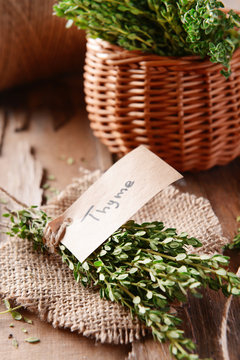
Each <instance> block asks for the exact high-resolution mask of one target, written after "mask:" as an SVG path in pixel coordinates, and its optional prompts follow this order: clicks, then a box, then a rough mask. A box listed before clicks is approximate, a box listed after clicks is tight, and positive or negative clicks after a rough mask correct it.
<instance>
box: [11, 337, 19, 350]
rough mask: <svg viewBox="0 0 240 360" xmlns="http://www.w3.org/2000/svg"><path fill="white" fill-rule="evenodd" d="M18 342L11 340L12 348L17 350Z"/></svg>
mask: <svg viewBox="0 0 240 360" xmlns="http://www.w3.org/2000/svg"><path fill="white" fill-rule="evenodd" d="M18 345H19V344H18V341H17V340H16V339H12V346H14V347H15V349H17V348H18Z"/></svg>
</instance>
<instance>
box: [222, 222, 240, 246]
mask: <svg viewBox="0 0 240 360" xmlns="http://www.w3.org/2000/svg"><path fill="white" fill-rule="evenodd" d="M237 222H238V223H240V216H238V217H237ZM225 249H229V250H234V249H240V228H239V229H238V233H237V234H236V235H235V237H234V239H233V241H232V242H231V243H229V244H227V245H226V246H225Z"/></svg>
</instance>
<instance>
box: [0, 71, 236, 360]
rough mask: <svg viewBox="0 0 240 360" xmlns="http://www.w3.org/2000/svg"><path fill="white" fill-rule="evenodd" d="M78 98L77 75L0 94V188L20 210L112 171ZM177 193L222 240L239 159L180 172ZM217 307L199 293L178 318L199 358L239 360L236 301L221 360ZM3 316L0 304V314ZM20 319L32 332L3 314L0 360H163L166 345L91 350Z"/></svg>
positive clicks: (232, 211)
mask: <svg viewBox="0 0 240 360" xmlns="http://www.w3.org/2000/svg"><path fill="white" fill-rule="evenodd" d="M81 99H82V88H81V77H80V76H75V77H74V79H73V78H62V79H60V80H59V79H58V80H56V81H52V82H43V83H41V84H39V85H36V86H32V87H29V88H23V89H19V90H15V91H11V92H8V93H6V94H5V96H4V98H3V99H2V102H1V105H0V149H1V155H0V169H1V172H0V186H2V187H4V188H6V189H7V190H8V191H9V192H11V193H12V194H13V195H15V196H16V197H17V198H19V199H20V200H22V201H24V202H25V203H28V204H33V203H34V204H41V203H42V202H44V201H45V202H46V199H47V197H51V196H54V195H55V193H57V192H58V191H59V190H61V189H63V188H64V187H65V186H66V185H67V184H68V183H70V182H71V180H72V178H74V177H79V176H80V170H79V169H80V168H81V167H85V168H88V169H90V170H93V169H97V168H100V169H101V170H102V171H104V170H106V169H107V168H108V167H109V166H110V165H111V164H112V157H111V155H110V154H109V152H108V151H107V150H106V149H105V148H104V147H103V146H102V145H101V144H100V143H99V141H98V140H96V139H95V138H94V136H93V135H92V132H91V130H90V128H89V123H88V120H87V115H86V113H85V110H84V104H83V103H81ZM69 159H72V160H69ZM67 162H69V164H68V163H67ZM71 163H72V164H71ZM50 174H53V175H54V176H55V178H56V179H55V180H54V181H49V180H46V178H47V176H48V175H50ZM46 182H48V183H50V185H51V187H50V189H48V190H44V189H43V187H44V186H43V185H44V184H45V183H46ZM179 186H181V189H182V190H184V191H188V192H191V193H194V194H196V195H197V196H204V197H206V198H208V199H209V200H210V202H211V204H212V207H213V209H214V211H215V213H216V215H217V216H218V218H219V220H220V222H221V224H222V227H223V231H224V235H226V236H227V237H228V238H229V239H231V238H232V237H233V235H234V233H235V232H236V230H237V224H236V217H237V215H239V214H240V159H237V160H235V161H234V162H232V163H231V164H230V165H228V166H225V167H216V168H214V169H212V170H209V171H206V172H200V173H193V174H190V173H186V174H185V181H183V182H181V185H179ZM2 207H3V205H2ZM237 255H238V254H237ZM237 255H235V258H234V259H233V260H232V267H233V268H234V269H235V270H236V269H237V265H239V260H238V256H237ZM0 281H1V280H0ZM225 303H226V299H225V298H224V297H223V296H222V295H221V294H215V293H213V292H212V291H205V293H204V298H203V299H202V300H197V299H193V298H192V297H191V298H190V300H189V304H187V305H186V306H185V307H184V308H183V309H182V311H181V314H180V316H181V317H182V318H183V320H184V324H185V325H184V329H185V331H186V334H187V336H189V337H192V338H193V339H194V341H195V342H196V343H197V345H198V349H197V350H198V352H199V353H200V355H201V356H202V357H207V356H208V357H209V356H213V358H214V359H215V360H222V359H224V360H239V359H240V341H239V333H240V314H239V305H240V302H239V300H238V299H234V300H233V301H232V304H231V309H230V312H229V316H228V322H227V325H228V329H229V331H228V337H227V343H228V350H229V357H226V355H225V357H224V356H223V352H222V345H221V344H220V343H219V338H220V325H221V322H222V319H223V315H224V305H225ZM3 309H4V307H3V306H2V305H1V306H0V311H1V310H3ZM26 313H27V312H26ZM27 316H28V317H29V318H31V319H33V321H34V325H28V324H27V325H25V324H23V323H21V322H17V321H15V322H14V324H15V327H14V328H10V327H9V324H10V323H11V322H12V320H11V316H10V315H9V314H6V315H2V316H0V359H1V360H12V359H19V360H23V359H24V360H30V359H31V360H32V359H33V358H34V360H42V359H46V358H47V359H49V360H51V359H58V360H63V359H69V360H70V359H71V360H84V359H86V360H95V359H98V360H102V359H104V360H110V359H112V360H120V359H121V360H123V359H127V358H128V359H129V360H148V359H149V360H150V359H151V360H155V359H160V360H167V359H170V357H169V355H168V346H167V345H160V344H157V343H155V342H154V341H153V340H152V338H147V339H144V340H142V341H139V342H134V343H133V344H129V345H118V346H115V345H101V344H95V342H94V341H93V340H90V339H87V338H85V337H83V336H79V335H77V334H76V333H71V332H70V331H67V330H59V329H53V327H52V326H51V325H50V324H48V323H45V322H41V321H40V320H39V319H38V318H37V316H35V315H33V314H30V313H27ZM23 327H25V328H27V329H29V332H30V335H31V336H34V335H36V336H38V337H40V339H41V342H40V343H39V344H35V345H31V344H27V343H24V341H23V339H24V338H25V334H23V332H22V330H21V329H22V328H23ZM10 333H12V334H13V335H14V336H15V337H16V338H17V339H18V340H19V348H18V349H15V348H14V347H13V346H12V344H11V340H9V339H8V336H9V334H10Z"/></svg>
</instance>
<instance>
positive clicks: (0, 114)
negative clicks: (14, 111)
mask: <svg viewBox="0 0 240 360" xmlns="http://www.w3.org/2000/svg"><path fill="white" fill-rule="evenodd" d="M6 123H7V118H6V112H5V109H4V108H2V107H0V156H1V153H2V146H3V141H4V133H5V128H6Z"/></svg>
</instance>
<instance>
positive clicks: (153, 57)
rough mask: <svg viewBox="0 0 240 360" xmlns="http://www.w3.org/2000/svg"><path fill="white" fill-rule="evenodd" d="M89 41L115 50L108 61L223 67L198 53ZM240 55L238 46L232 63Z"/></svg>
mask: <svg viewBox="0 0 240 360" xmlns="http://www.w3.org/2000/svg"><path fill="white" fill-rule="evenodd" d="M87 42H88V46H90V47H91V46H94V45H99V46H100V47H101V48H103V49H105V50H108V49H109V50H110V51H114V53H112V54H111V55H110V53H109V57H108V61H111V60H112V61H114V62H115V61H117V60H119V61H121V60H122V61H124V60H126V59H127V58H128V59H134V61H136V60H137V59H139V61H141V62H143V61H153V62H154V61H161V62H166V61H167V62H168V63H169V61H170V62H172V63H173V64H174V63H182V64H184V63H185V64H188V63H192V62H194V63H201V64H202V65H209V63H210V64H212V65H213V66H219V67H221V68H222V67H223V65H222V64H218V63H213V62H211V61H210V60H209V57H205V58H202V57H201V56H198V55H188V56H168V55H166V56H162V55H157V54H150V53H149V54H148V53H143V52H142V51H140V50H126V49H124V48H122V47H121V46H118V45H115V44H111V43H110V42H108V41H105V40H102V39H100V38H95V39H94V38H91V37H87ZM239 56H240V47H239V48H237V49H236V50H235V51H234V53H233V55H232V58H231V61H230V63H231V62H232V61H233V60H234V59H236V58H237V57H239Z"/></svg>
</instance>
